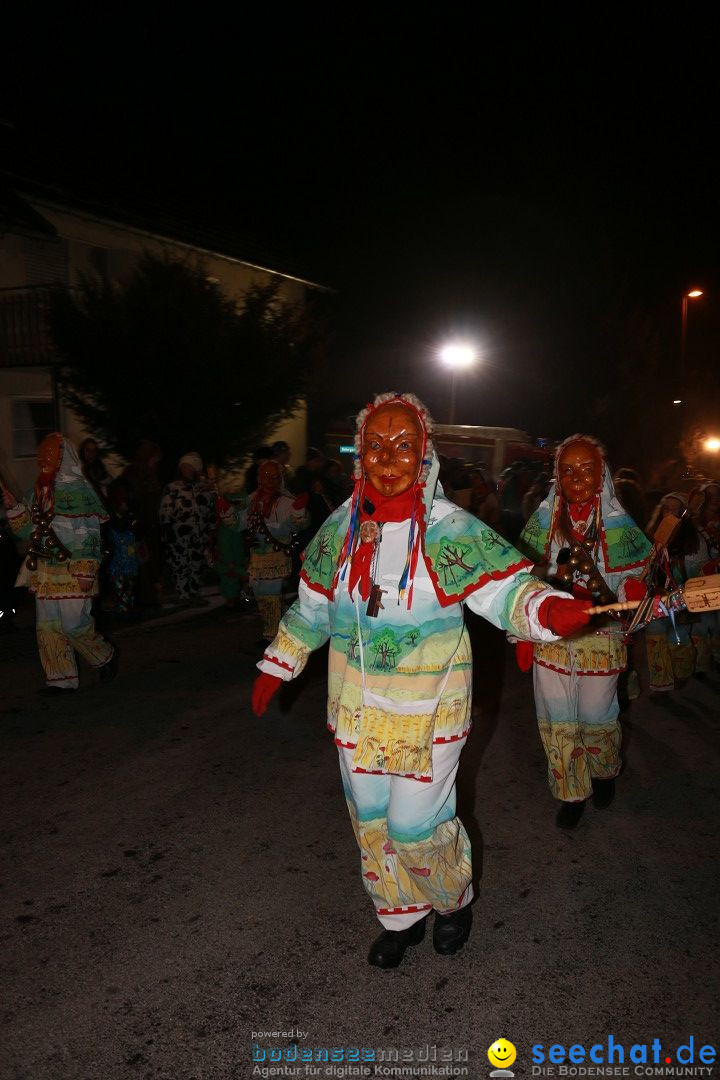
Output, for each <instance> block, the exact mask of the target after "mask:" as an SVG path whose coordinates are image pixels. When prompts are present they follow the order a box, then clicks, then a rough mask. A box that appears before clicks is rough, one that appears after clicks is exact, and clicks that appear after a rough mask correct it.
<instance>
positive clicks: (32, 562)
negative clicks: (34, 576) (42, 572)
mask: <svg viewBox="0 0 720 1080" xmlns="http://www.w3.org/2000/svg"><path fill="white" fill-rule="evenodd" d="M25 565H26V566H27V568H28V570H37V557H36V555H35V554H34V553H31V554H30V555H28V557H27V559H26V560H25Z"/></svg>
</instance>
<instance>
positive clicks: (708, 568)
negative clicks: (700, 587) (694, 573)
mask: <svg viewBox="0 0 720 1080" xmlns="http://www.w3.org/2000/svg"><path fill="white" fill-rule="evenodd" d="M717 570H718V564H717V559H713V560H712V561H711V562H706V563H705V565H704V566H703V568H702V572H703V577H710V575H711V574H717Z"/></svg>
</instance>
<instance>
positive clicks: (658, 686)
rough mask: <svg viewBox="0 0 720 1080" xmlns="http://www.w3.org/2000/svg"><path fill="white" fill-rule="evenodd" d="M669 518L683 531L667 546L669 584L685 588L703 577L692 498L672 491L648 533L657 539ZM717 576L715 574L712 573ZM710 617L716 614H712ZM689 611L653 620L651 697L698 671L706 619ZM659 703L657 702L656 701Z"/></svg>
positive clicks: (649, 628) (649, 637)
mask: <svg viewBox="0 0 720 1080" xmlns="http://www.w3.org/2000/svg"><path fill="white" fill-rule="evenodd" d="M667 514H672V515H673V516H674V517H676V518H680V519H681V522H680V527H679V528H678V529H677V530H676V532H675V533H674V535H673V536H672V538H671V540H670V542H669V543H668V544H667V548H666V550H667V561H666V563H665V564H664V569H665V573H666V574H667V579H668V582H670V581H674V582H675V584H676V585H681V586H682V585H685V583H686V582H687V581H688V580H689V579H690V578H691V577H696V576H697V575H699V574H700V573H702V570H701V567H700V565H699V562H700V561H701V560H700V558H699V555H700V549H701V544H700V537H699V536H698V532H697V529H696V527H695V525H694V524H693V522H692V520H691V518H690V515H689V513H688V498H687V495H685V494H684V492H682V491H671V492H670V494H669V495H665V496H664V497H663V498H662V499H661V500H660V502H659V503H658V505H657V506H656V508H655V511H654V513H653V515H652V517H651V518H650V520H649V521H648V524H647V529H646V532H647V534H648V536H649V537H650V538H651V539H654V536H655V530H656V529H657V528H658V526H660V524H661V522H662V521H663V519H664V518H665V517H666V515H667ZM712 572H713V573H714V572H715V571H714V570H713V571H712ZM709 615H710V617H712V616H713V615H715V612H709ZM704 617H705V616H703V615H693V614H691V613H690V612H689V611H678V612H676V614H675V615H674V616H673V618H672V619H668V618H660V619H653V620H652V621H651V622H650V623H648V626H647V629H646V631H645V646H646V648H647V660H648V671H649V673H650V693H651V694H653V695H657V696H658V698H659V697H660V696H661V695H664V694H666V693H668V692H670V691H672V690H674V689H675V688H676V687H678V688H680V687H682V686H683V685H684V684H685V683H686V682H687V680H688V679H689V678H690V676H691V675H692V673H693V669H694V667H695V646H694V645H693V642H692V640H691V635H692V634H693V633H694V629H695V627H696V626H697V625H698V623H699V622H700V621H701V620H702V619H703V618H704ZM656 700H657V699H656Z"/></svg>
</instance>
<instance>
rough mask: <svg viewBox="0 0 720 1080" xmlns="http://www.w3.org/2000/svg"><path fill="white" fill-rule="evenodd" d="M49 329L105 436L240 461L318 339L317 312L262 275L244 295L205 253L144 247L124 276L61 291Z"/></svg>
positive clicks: (302, 372)
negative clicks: (237, 294)
mask: <svg viewBox="0 0 720 1080" xmlns="http://www.w3.org/2000/svg"><path fill="white" fill-rule="evenodd" d="M50 330H51V333H52V335H53V339H54V342H55V345H56V348H57V351H58V353H59V355H60V358H61V362H62V368H61V372H60V386H61V390H62V393H63V397H64V399H65V401H66V402H67V403H68V405H70V406H71V408H73V409H74V410H75V411H76V412H77V413H78V414H79V415H80V416H81V417H82V419H83V422H84V424H85V426H86V427H87V428H88V429H89V430H90V431H91V432H92V433H93V435H94V436H95V437H96V438H98V440H99V441H101V442H102V443H103V445H104V446H106V447H107V448H109V449H111V450H114V451H117V452H118V453H120V454H122V455H123V456H125V457H131V456H132V454H133V453H134V450H135V448H136V446H137V444H138V442H139V441H140V440H141V439H143V438H146V439H152V440H153V441H155V442H158V443H160V445H161V446H162V447H163V449H164V451H165V454H166V458H169V459H172V458H174V457H177V456H179V455H181V454H182V453H185V452H187V451H188V450H190V449H196V450H198V451H199V452H200V453H201V454H202V455H203V456H204V457H205V459H206V460H207V461H214V462H216V463H218V464H221V463H231V462H233V461H235V460H238V459H241V458H242V457H244V456H245V455H246V454H247V453H248V451H249V450H251V449H252V448H253V447H254V446H255V445H257V444H258V443H260V442H262V441H263V439H264V438H265V436H266V435H267V433H268V431H269V430H270V428H271V427H272V426H273V425H275V424H276V423H278V422H279V421H280V420H282V419H284V418H286V417H287V416H289V415H290V414H291V413H292V411H293V409H294V408H295V407H296V406H297V403H298V399H299V398H300V397H301V395H302V394H303V391H304V388H305V385H306V380H307V377H308V374H309V371H310V368H311V365H312V362H313V359H314V353H315V351H316V348H317V336H316V334H315V332H314V330H312V329H311V328H310V321H309V320H308V319H307V317H306V316H305V315H303V314H302V313H301V312H300V311H298V310H297V309H296V308H292V307H290V306H289V305H287V304H284V303H282V302H281V301H280V299H279V296H278V291H277V288H276V287H275V286H269V287H268V286H255V287H253V288H251V289H250V290H249V291H248V292H247V293H246V294H245V295H244V296H243V297H242V298H240V302H239V303H238V302H237V301H236V300H235V299H231V298H229V297H227V296H226V295H225V294H224V293H223V292H222V290H221V289H220V288H219V286H218V285H216V284H214V283H213V282H211V281H208V279H207V276H206V272H205V270H204V269H203V267H202V265H201V264H191V263H188V262H182V261H178V260H174V259H170V258H163V257H157V256H154V255H149V254H145V255H144V256H143V257H142V258H141V260H140V261H139V263H138V266H137V268H136V269H135V271H134V273H133V274H132V276H131V277H129V278H128V279H126V280H125V281H124V282H122V283H120V284H118V283H116V282H110V281H107V280H102V279H99V278H85V279H84V280H83V281H82V283H81V286H80V288H79V289H78V290H76V291H73V292H68V291H60V290H59V291H58V292H56V293H55V295H54V296H53V298H52V300H51V304H50Z"/></svg>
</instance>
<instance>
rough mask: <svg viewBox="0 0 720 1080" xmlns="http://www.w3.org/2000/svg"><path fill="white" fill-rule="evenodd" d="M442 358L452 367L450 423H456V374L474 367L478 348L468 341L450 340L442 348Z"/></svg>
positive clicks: (444, 362)
mask: <svg viewBox="0 0 720 1080" xmlns="http://www.w3.org/2000/svg"><path fill="white" fill-rule="evenodd" d="M440 359H441V360H442V362H443V364H445V366H446V367H449V368H450V373H451V380H450V421H449V422H450V423H451V424H454V423H455V375H456V373H457V371H458V370H461V369H465V368H469V367H472V366H473V364H474V363H475V362H476V361H477V359H478V354H477V349H476V348H475V346H474V345H471V344H470V343H469V342H467V341H449V342H448V343H447V345H443V347H442V349H441V350H440Z"/></svg>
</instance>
